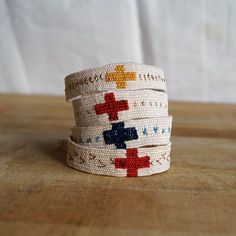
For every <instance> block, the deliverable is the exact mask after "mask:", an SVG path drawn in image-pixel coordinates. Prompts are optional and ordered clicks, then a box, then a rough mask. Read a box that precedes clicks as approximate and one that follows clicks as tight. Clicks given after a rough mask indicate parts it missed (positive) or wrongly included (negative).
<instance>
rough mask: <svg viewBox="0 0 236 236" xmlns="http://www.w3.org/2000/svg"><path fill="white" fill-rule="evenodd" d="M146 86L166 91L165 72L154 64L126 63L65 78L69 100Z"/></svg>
mask: <svg viewBox="0 0 236 236" xmlns="http://www.w3.org/2000/svg"><path fill="white" fill-rule="evenodd" d="M145 88H146V89H153V90H159V91H164V92H166V83H165V78H164V72H163V71H162V70H161V69H159V68H156V67H153V66H148V65H142V64H136V63H124V64H109V65H105V66H102V67H98V68H92V69H87V70H82V71H79V72H77V73H73V74H70V75H68V76H67V77H66V78H65V93H66V100H67V101H72V100H73V99H76V98H77V97H79V96H80V95H82V94H88V93H94V92H101V91H113V90H119V89H122V90H140V89H145Z"/></svg>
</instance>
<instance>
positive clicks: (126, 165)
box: [115, 148, 150, 177]
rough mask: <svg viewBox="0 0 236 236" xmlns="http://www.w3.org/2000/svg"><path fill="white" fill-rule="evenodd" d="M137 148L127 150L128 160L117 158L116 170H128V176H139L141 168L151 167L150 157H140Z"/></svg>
mask: <svg viewBox="0 0 236 236" xmlns="http://www.w3.org/2000/svg"><path fill="white" fill-rule="evenodd" d="M137 154H138V149H137V148H129V149H127V153H126V156H127V158H115V168H121V169H127V176H128V177H132V176H138V169H139V168H147V167H150V157H149V156H144V157H138V155H137Z"/></svg>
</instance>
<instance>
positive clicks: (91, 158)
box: [66, 138, 171, 177]
mask: <svg viewBox="0 0 236 236" xmlns="http://www.w3.org/2000/svg"><path fill="white" fill-rule="evenodd" d="M170 150H171V143H168V144H167V145H165V146H156V147H145V148H128V149H102V148H91V147H85V146H81V145H79V144H77V143H75V142H73V141H72V140H71V139H70V138H69V139H68V140H67V159H66V160H67V164H68V165H69V166H70V167H73V168H75V169H77V170H81V171H85V172H88V173H92V174H98V175H109V176H116V177H125V176H127V177H137V176H148V175H152V174H157V173H161V172H164V171H167V170H168V169H169V168H170Z"/></svg>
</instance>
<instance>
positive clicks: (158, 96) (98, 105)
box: [72, 89, 168, 126]
mask: <svg viewBox="0 0 236 236" xmlns="http://www.w3.org/2000/svg"><path fill="white" fill-rule="evenodd" d="M141 94H142V96H140V90H134V91H112V92H109V91H108V92H100V93H96V94H89V95H83V96H81V97H80V98H78V99H75V100H73V102H72V104H73V110H74V116H75V121H76V125H77V126H92V125H100V124H104V123H114V122H117V121H124V120H132V119H138V118H140V119H141V118H152V117H159V116H168V96H167V93H164V92H159V91H154V90H147V89H144V90H142V93H141Z"/></svg>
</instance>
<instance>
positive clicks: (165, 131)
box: [72, 116, 172, 149]
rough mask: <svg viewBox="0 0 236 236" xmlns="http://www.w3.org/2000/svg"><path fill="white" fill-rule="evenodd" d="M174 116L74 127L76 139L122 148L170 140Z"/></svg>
mask: <svg viewBox="0 0 236 236" xmlns="http://www.w3.org/2000/svg"><path fill="white" fill-rule="evenodd" d="M171 124H172V117H171V116H167V117H158V118H150V119H139V120H127V121H121V122H117V123H112V124H105V125H101V126H89V127H73V128H72V136H73V138H74V140H75V141H76V142H77V143H78V144H80V145H83V146H89V147H97V148H109V149H121V148H124V149H126V148H133V147H143V146H148V145H165V144H168V143H169V142H170V134H171Z"/></svg>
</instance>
